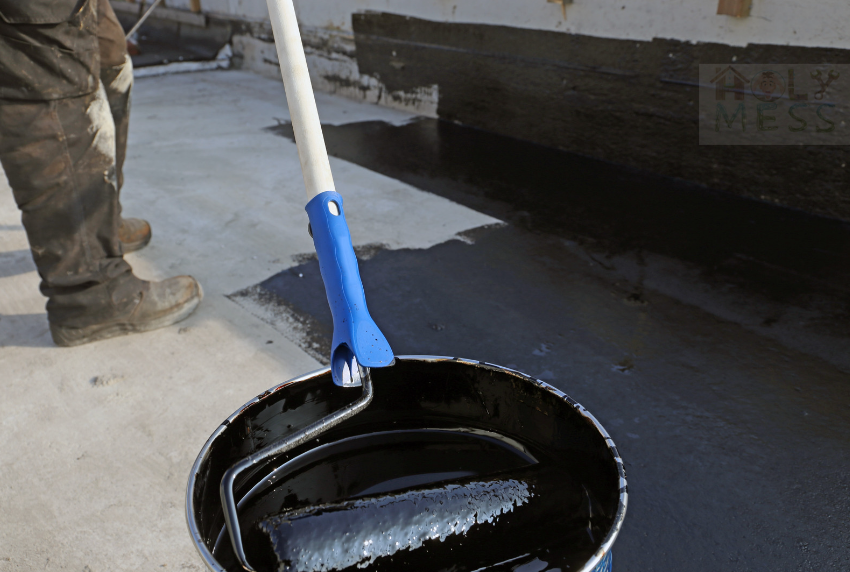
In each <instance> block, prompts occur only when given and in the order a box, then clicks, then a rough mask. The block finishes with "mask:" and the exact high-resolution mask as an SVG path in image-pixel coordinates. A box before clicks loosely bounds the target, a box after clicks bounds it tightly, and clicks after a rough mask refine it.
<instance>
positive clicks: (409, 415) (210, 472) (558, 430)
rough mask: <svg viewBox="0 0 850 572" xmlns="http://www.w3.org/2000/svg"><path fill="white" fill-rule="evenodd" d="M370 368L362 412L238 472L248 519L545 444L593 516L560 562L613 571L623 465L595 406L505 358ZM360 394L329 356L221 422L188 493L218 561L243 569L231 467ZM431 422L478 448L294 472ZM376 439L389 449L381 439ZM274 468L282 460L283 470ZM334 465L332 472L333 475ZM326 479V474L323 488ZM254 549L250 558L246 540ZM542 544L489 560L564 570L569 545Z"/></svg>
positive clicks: (622, 509)
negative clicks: (370, 392) (236, 550)
mask: <svg viewBox="0 0 850 572" xmlns="http://www.w3.org/2000/svg"><path fill="white" fill-rule="evenodd" d="M372 379H373V383H374V399H373V401H372V403H371V404H370V405H369V407H368V408H366V409H365V410H364V411H363V412H361V413H359V414H358V415H356V416H354V417H353V418H351V419H349V420H347V421H345V422H343V423H342V424H340V425H338V426H337V427H334V428H333V429H331V430H330V431H328V432H327V433H325V434H323V435H322V436H321V438H320V439H318V440H316V441H314V442H311V443H309V444H308V445H304V446H301V447H299V448H297V449H294V450H292V451H290V452H289V453H288V454H286V455H283V456H281V457H279V458H276V459H271V460H269V462H267V463H265V464H260V465H258V466H256V467H254V468H252V469H251V470H246V471H245V472H244V473H242V474H241V475H240V477H239V479H238V480H237V482H236V483H235V486H234V491H235V497H236V499H242V500H241V501H240V505H239V506H240V521H241V522H243V523H244V522H249V521H251V520H252V519H257V518H261V517H263V513H264V512H266V513H268V512H269V507H270V506H271V507H274V508H275V509H280V508H292V506H291V505H293V504H298V503H301V505H304V504H308V505H309V504H310V502H311V501H310V500H309V499H311V498H312V499H313V501H315V500H317V499H318V500H320V501H321V502H332V501H333V502H335V501H340V500H345V499H346V498H349V497H354V496H357V495H361V494H365V493H364V491H366V490H373V489H375V487H376V486H378V485H380V484H381V483H387V482H395V481H404V480H405V479H406V482H408V483H410V482H425V481H423V480H421V479H420V481H415V479H416V478H418V477H417V475H418V474H419V473H423V472H428V471H431V472H432V473H434V474H440V475H444V476H445V475H453V474H457V475H461V474H466V475H468V474H474V473H475V469H474V468H472V469H470V467H462V466H457V465H458V463H460V464H461V465H462V464H464V463H467V464H472V463H476V462H480V460H481V459H489V460H493V459H495V458H497V457H498V456H499V455H502V454H503V453H504V452H505V451H508V450H510V451H515V452H516V453H517V455H519V456H537V457H541V456H544V457H546V458H547V459H552V460H554V461H553V462H554V463H557V465H558V467H566V468H567V470H568V471H569V473H570V477H571V479H574V480H575V482H577V483H581V487H582V488H583V491H584V494H586V495H587V499H588V503H590V505H591V506H590V508H589V511H590V514H592V515H594V520H593V522H592V523H590V522H589V523H588V528H587V531H586V534H587V538H586V539H584V540H583V541H582V544H581V546H582V548H581V550H580V551H579V552H577V553H576V554H573V555H572V556H571V558H573V560H572V561H571V564H570V565H569V566H568V568H567V566H563V569H569V570H570V572H575V571H582V572H591V571H592V572H607V571H610V569H611V547H612V545H613V543H614V540H615V539H616V537H617V534H618V533H619V530H620V527H621V526H622V523H623V518H624V517H625V513H626V502H627V499H628V494H627V490H626V475H625V471H624V469H623V463H622V460H621V459H620V456H619V453H618V452H617V449H616V447H615V446H614V443H613V441H612V440H611V438H610V437H609V436H608V434H607V432H606V431H605V429H604V428H603V427H602V426H601V425H600V424H599V423H598V422H597V421H596V419H595V418H594V417H593V416H592V415H591V414H590V413H589V412H588V411H587V410H586V409H584V408H583V407H582V406H581V405H579V404H578V403H576V402H575V401H573V400H572V399H571V398H570V397H568V396H567V395H565V394H564V393H563V392H561V391H559V390H557V389H555V388H554V387H552V386H550V385H548V384H546V383H544V382H542V381H540V380H537V379H534V378H531V377H529V376H526V375H524V374H522V373H519V372H516V371H513V370H510V369H507V368H503V367H499V366H494V365H491V364H487V363H483V362H476V361H471V360H464V359H453V358H443V357H432V356H407V357H399V358H398V359H397V363H396V365H394V366H393V367H389V368H385V369H373V370H372ZM358 397H359V392H358V391H357V390H356V389H351V388H341V387H338V386H336V385H334V384H333V382H332V381H331V376H330V371H329V369H327V368H326V369H323V370H320V371H317V372H314V373H311V374H307V375H305V376H302V377H299V378H296V379H293V380H291V381H288V382H286V383H283V384H280V385H278V386H276V387H274V388H272V389H270V390H268V391H266V392H265V393H263V394H262V395H259V396H257V397H256V398H254V399H252V400H251V401H249V402H248V403H246V404H245V405H244V406H243V407H241V408H240V409H239V410H238V411H237V412H236V413H234V414H233V415H231V416H230V417H229V418H228V419H227V420H226V421H224V423H222V424H221V425H220V426H219V427H218V428H217V429H216V430H215V432H214V433H213V434H212V436H211V437H210V438H209V440H208V441H207V443H206V444H205V445H204V448H203V449H202V450H201V452H200V454H199V455H198V458H197V460H196V461H195V465H194V467H193V468H192V474H191V476H190V478H189V487H188V491H187V495H186V516H187V520H188V524H189V530H190V532H191V534H192V538H193V540H194V542H195V546H196V548H197V549H198V551H199V552H200V554H201V557H202V558H203V559H204V561H205V562H206V564H207V566H208V568H209V569H210V570H212V571H214V572H234V571H240V570H242V568H241V566H240V565H239V564H238V562H237V561H236V559H235V558H234V556H233V553H232V548H231V547H230V542H229V539H228V536H227V532H226V529H225V526H224V517H223V510H222V504H221V497H220V494H219V485H220V483H221V479H222V476H223V474H224V472H225V471H226V470H227V469H229V468H230V467H231V466H233V465H234V464H235V463H236V462H238V461H240V460H241V459H244V458H245V457H247V456H248V455H251V454H252V453H255V452H256V451H258V450H260V449H262V448H263V447H266V446H268V445H269V444H271V443H273V442H274V441H276V440H278V439H280V438H282V437H285V436H288V435H290V434H292V433H293V432H295V431H298V430H299V429H301V428H303V427H305V426H307V425H309V424H310V423H313V422H315V421H317V420H318V419H320V418H322V417H325V416H327V415H329V414H331V413H333V412H335V411H337V410H339V409H341V408H343V407H344V406H346V405H347V404H348V403H350V402H351V401H353V400H354V399H357V398H358ZM422 431H425V432H428V431H430V432H431V433H429V434H434V435H436V434H437V433H439V434H440V435H447V436H448V437H446V438H449V437H451V438H454V437H452V436H453V435H457V434H460V433H462V434H464V435H469V436H470V438H473V437H474V438H476V439H478V441H476V445H475V447H479V449H480V451H479V449H475V447H473V449H474V450H473V449H469V448H468V447H467V448H466V449H464V450H465V451H466V450H471V451H472V452H471V453H464V455H463V456H462V457H459V456H457V455H455V456H454V457H451V456H450V455H449V456H446V455H444V454H443V455H441V456H440V457H428V455H422V454H418V453H417V454H413V453H410V454H409V455H408V456H407V457H405V458H402V457H403V456H404V454H403V453H402V454H401V455H402V456H401V457H396V456H391V457H387V458H386V462H385V463H383V462H381V461H372V462H370V463H361V464H360V465H359V466H358V467H357V468H356V470H348V471H341V472H340V471H338V470H335V471H331V472H329V471H325V473H326V474H323V473H321V471H320V470H319V469H316V470H315V471H314V472H313V473H306V475H307V476H306V477H304V478H301V479H300V480H299V479H298V478H290V473H291V471H290V468H291V467H294V466H295V465H298V463H299V462H300V461H299V459H307V458H308V457H310V458H313V459H315V458H317V457H320V456H321V455H319V454H317V452H320V451H323V450H329V448H333V447H336V448H337V449H339V444H340V443H342V442H355V441H357V440H358V439H360V440H363V439H366V438H368V439H371V440H372V441H371V442H372V443H373V445H374V443H375V441H374V440H375V439H379V440H380V439H385V440H386V439H388V438H389V437H387V436H390V437H393V438H396V437H397V436H398V435H399V434H404V435H408V434H414V433H415V434H417V435H419V434H420V433H422ZM459 432H460V433H459ZM441 438H442V437H441ZM488 448H489V449H488ZM490 449H492V451H491V450H490ZM373 450H378V451H380V450H382V449H381V447H373ZM398 450H399V451H404V450H405V449H398ZM411 451H412V450H411ZM476 451H478V452H479V453H481V454H478V453H476ZM459 459H460V460H459ZM476 459H478V461H476ZM423 463H424V464H431V465H435V464H436V465H440V464H441V463H442V464H443V465H446V466H431V467H429V468H427V469H423V467H421V466H418V465H422V464H423ZM307 464H309V463H307V462H306V461H304V462H300V465H299V466H300V467H301V468H302V469H303V467H304V466H306V465H307ZM284 465H285V466H284ZM449 465H451V466H449ZM275 469H280V470H278V471H277V472H276V473H275ZM458 469H460V470H458ZM468 469H470V470H468ZM293 470H294V469H293ZM400 471H401V472H400ZM453 471H455V472H453ZM331 473H332V474H333V476H329V475H331ZM293 474H294V473H293ZM355 474H356V478H355V476H354V475H355ZM302 476H304V475H302ZM419 476H421V475H419ZM411 478H412V479H414V481H411V480H410V479H411ZM278 479H279V480H278ZM321 483H326V486H324V488H322V485H321ZM385 488H386V487H385ZM330 497H333V498H330ZM258 499H263V500H262V502H260V500H258ZM543 524H544V525H545V523H543ZM556 544H557V543H556ZM246 549H247V550H248V551H249V554H248V556H249V560H250V559H251V554H250V546H249V545H248V543H247V542H246ZM540 550H541V551H540V552H530V553H523V554H517V555H516V558H510V559H508V560H507V564H506V567H502V568H498V567H496V568H492V569H493V570H496V569H505V570H533V571H535V572H537V571H542V570H557V569H558V568H559V566H558V564H557V562H559V561H558V560H557V558H562V556H560V555H558V554H555V556H553V557H549V556H546V554H551V550H554V548H552V546H547V547H545V552H544V547H543V546H541V548H540ZM461 558H463V557H461ZM576 558H578V560H576ZM467 568H468V569H470V570H475V569H477V568H480V566H478V565H477V564H475V563H473V562H470V563H469V565H468V566H467V565H466V563H464V562H459V563H458V565H457V566H456V567H455V569H456V570H463V569H467Z"/></svg>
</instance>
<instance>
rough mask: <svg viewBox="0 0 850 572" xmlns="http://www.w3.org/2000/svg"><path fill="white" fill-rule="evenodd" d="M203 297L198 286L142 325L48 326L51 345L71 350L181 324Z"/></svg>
mask: <svg viewBox="0 0 850 572" xmlns="http://www.w3.org/2000/svg"><path fill="white" fill-rule="evenodd" d="M203 297H204V290H203V288H201V285H200V284H198V292H197V294H196V295H195V296H192V297H191V298H189V300H187V301H186V302H185V303H184V304H182V305H181V306H177V307H175V308H174V309H173V310H172V311H171V312H169V313H167V314H164V315H162V316H160V317H159V318H155V319H153V320H150V321H147V322H144V323H142V324H132V323H129V322H117V323H115V324H107V325H103V326H89V327H88V328H63V327H62V326H57V325H54V324H50V334H51V336H52V337H53V343H55V344H56V345H57V346H59V347H62V348H72V347H74V346H81V345H83V344H88V343H91V342H97V341H99V340H106V339H109V338H116V337H118V336H124V335H127V334H138V333H141V332H149V331H151V330H158V329H159V328H164V327H166V326H170V325H172V324H176V323H177V322H181V321H183V320H185V319H186V318H188V317H189V316H191V315H192V312H194V311H195V309H196V308H197V307H198V304H200V303H201V300H202V299H203Z"/></svg>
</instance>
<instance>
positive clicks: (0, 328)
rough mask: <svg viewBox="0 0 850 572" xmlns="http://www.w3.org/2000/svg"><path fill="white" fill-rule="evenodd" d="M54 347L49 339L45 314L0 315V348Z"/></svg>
mask: <svg viewBox="0 0 850 572" xmlns="http://www.w3.org/2000/svg"><path fill="white" fill-rule="evenodd" d="M3 347H6V348H12V347H19V348H50V347H55V346H54V344H53V340H52V339H51V337H50V325H49V324H48V322H47V313H46V312H42V313H40V314H0V348H3Z"/></svg>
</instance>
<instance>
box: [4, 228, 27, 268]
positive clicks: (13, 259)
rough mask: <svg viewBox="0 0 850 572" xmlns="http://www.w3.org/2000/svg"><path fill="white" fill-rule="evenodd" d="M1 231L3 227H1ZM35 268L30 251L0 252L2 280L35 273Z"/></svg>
mask: <svg viewBox="0 0 850 572" xmlns="http://www.w3.org/2000/svg"><path fill="white" fill-rule="evenodd" d="M0 230H3V227H2V226H0ZM34 270H35V266H34V265H33V262H32V255H31V254H30V251H29V250H10V251H9V252H0V278H11V277H12V276H20V275H21V274H27V273H29V272H33V271H34Z"/></svg>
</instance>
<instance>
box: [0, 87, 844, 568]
mask: <svg viewBox="0 0 850 572" xmlns="http://www.w3.org/2000/svg"><path fill="white" fill-rule="evenodd" d="M134 98H135V99H134V111H133V113H134V115H133V124H132V128H131V129H132V138H131V143H130V150H129V158H128V165H127V176H126V179H127V181H128V183H127V187H126V189H125V192H124V195H125V199H124V204H125V212H127V213H128V215H131V216H144V217H146V218H149V219H150V220H151V222H152V224H153V225H154V233H155V234H154V241H153V242H152V244H151V245H150V246H149V247H148V248H147V249H145V250H143V251H141V252H140V253H137V254H134V255H130V256H129V257H128V258H129V259H130V261H131V263H132V264H133V267H134V268H135V269H136V270H137V273H138V274H139V275H141V276H143V277H146V278H160V277H164V276H168V275H171V274H174V273H183V272H186V273H191V274H193V275H195V276H196V277H197V278H198V279H199V280H200V281H201V282H202V283H203V284H204V288H205V291H206V294H207V297H206V299H205V300H204V304H203V305H202V306H201V307H200V309H199V311H198V313H197V314H196V315H195V316H193V317H192V318H190V319H189V320H188V321H187V322H185V323H184V324H180V325H179V326H174V327H172V328H167V329H165V330H161V331H158V332H153V333H149V334H144V335H139V336H133V337H127V338H120V339H115V340H110V341H107V342H103V343H100V344H97V345H93V346H84V347H81V348H76V349H71V350H65V349H61V350H60V349H56V348H53V347H52V346H51V344H50V340H49V334H48V333H47V324H46V318H45V316H44V313H43V303H44V301H43V299H42V298H41V297H40V295H39V294H38V291H37V284H38V278H37V276H36V275H35V272H34V270H33V267H32V262H31V261H30V259H29V252H28V249H27V244H26V239H25V236H24V234H23V232H22V230H21V228H20V226H19V223H18V220H19V219H18V215H17V212H16V210H15V209H14V205H13V203H12V201H11V194H10V193H9V192H8V191H6V192H0V371H2V372H3V373H4V376H3V384H4V385H3V390H4V393H3V397H4V398H3V400H2V403H0V414H2V419H3V425H2V437H3V439H2V442H0V512H2V514H3V516H4V518H3V519H2V522H0V570H3V571H5V570H42V569H46V570H75V571H90V572H98V571H101V570H103V571H105V570H125V569H126V570H161V569H162V570H168V569H177V570H201V569H202V566H201V563H200V561H199V560H198V558H197V557H196V556H195V554H194V549H193V548H192V547H191V545H190V542H189V536H188V533H187V532H186V529H185V524H184V522H183V493H184V490H185V486H186V478H187V476H188V471H189V468H190V467H191V464H192V461H193V460H194V457H195V455H196V454H197V451H198V450H199V449H200V447H201V445H202V444H203V442H204V441H205V439H206V438H207V436H208V435H209V434H210V433H211V432H212V431H213V430H214V429H215V427H216V426H217V424H218V423H219V422H220V421H221V420H222V419H223V418H224V417H225V416H227V415H228V414H230V413H231V412H232V411H234V410H235V409H236V408H237V407H238V406H239V405H241V404H242V403H243V402H245V401H247V400H248V398H250V397H251V396H253V395H254V394H257V393H259V392H260V391H262V390H263V389H265V388H267V387H270V386H272V385H274V384H275V383H277V382H279V381H282V380H284V379H287V378H288V377H291V376H294V375H296V374H299V373H303V372H306V371H309V370H311V369H315V368H316V367H318V365H319V361H321V360H322V359H323V355H322V352H321V351H317V350H316V347H322V346H323V345H324V344H327V332H328V325H329V324H328V310H327V307H326V303H325V301H324V296H323V295H322V294H320V295H316V292H317V291H318V292H320V291H321V290H320V289H321V285H320V282H319V275H318V271H317V264H316V262H315V261H314V260H311V258H310V253H311V252H312V250H313V248H312V243H311V241H310V239H309V237H308V236H307V234H306V231H305V228H306V215H305V214H304V212H303V186H302V182H301V177H300V172H299V167H298V161H297V155H296V152H295V147H294V145H293V144H292V142H291V141H289V140H288V139H286V138H285V137H278V136H276V135H275V133H276V131H277V130H275V129H266V128H268V127H270V126H274V125H276V124H278V123H280V124H282V125H285V123H286V120H287V118H288V115H287V113H286V110H285V105H284V102H283V95H282V88H281V87H280V86H279V85H278V83H277V82H274V81H271V80H264V79H261V78H258V77H256V76H252V75H248V74H244V73H240V72H209V73H203V74H191V75H184V76H171V77H161V78H146V79H143V80H140V81H139V82H138V83H137V89H136V92H135V95H134ZM319 100H320V114H321V116H322V120H323V122H324V123H325V124H326V125H334V126H341V127H345V126H355V127H356V126H357V125H368V124H372V125H374V124H376V123H377V122H382V123H383V124H388V125H395V126H402V127H403V126H406V125H410V124H411V123H410V122H411V121H412V120H413V118H411V117H408V116H406V115H404V114H400V113H396V112H391V111H387V110H384V109H380V108H376V107H370V106H361V105H358V104H354V103H351V102H348V101H345V100H339V99H334V98H331V97H327V96H320V97H319ZM370 122H371V123H370ZM284 131H285V129H284ZM327 131H328V132H330V131H333V129H330V128H328V129H327ZM429 140H430V139H429ZM354 141H355V143H356V144H362V141H359V140H356V139H355V140H354ZM367 141H368V140H367ZM346 144H347V145H349V146H351V145H352V144H354V143H352V142H351V141H349V143H346ZM375 144H376V145H377V141H375ZM343 146H344V145H343ZM442 149H443V151H444V148H442ZM349 151H352V150H351V149H349ZM354 151H356V149H355V150H354ZM339 155H342V156H350V155H356V153H355V152H350V153H348V155H346V154H345V153H343V152H340V153H339ZM332 167H333V169H334V173H335V177H336V180H337V184H338V188H339V190H340V192H341V193H342V194H343V195H344V196H345V197H346V201H347V202H346V213H347V215H348V217H349V222H350V224H351V227H352V235H353V237H354V240H355V242H356V243H357V246H358V247H360V248H359V250H360V251H361V253H362V254H363V256H362V262H361V272H362V275H363V279H364V284H365V286H366V290H367V296H368V297H369V300H370V308H371V309H372V312H373V314H374V316H375V318H376V320H377V321H378V323H379V324H380V325H381V326H382V327H383V328H384V329H385V333H386V334H387V337H388V338H389V340H390V342H391V343H392V344H393V347H394V349H395V350H396V352H398V353H433V354H438V355H453V356H461V357H469V358H475V359H482V360H486V361H491V362H494V363H500V364H503V365H506V366H510V367H515V368H517V369H520V370H523V371H526V372H528V373H530V374H532V375H535V376H537V377H540V378H541V379H544V380H546V381H548V382H549V383H552V384H554V385H556V386H557V387H559V388H560V389H563V390H564V391H566V392H568V393H569V394H571V395H572V397H574V398H575V399H576V400H578V401H579V402H581V403H582V404H584V405H585V406H587V407H588V408H589V409H590V410H591V411H592V412H593V413H594V414H595V415H596V416H597V418H599V419H600V421H601V422H602V423H603V424H604V425H605V426H606V427H607V428H608V430H609V432H610V433H611V434H612V436H613V438H614V440H615V441H616V442H617V444H618V447H619V449H620V451H621V453H622V455H623V458H624V459H625V461H626V467H627V470H628V473H629V488H630V491H629V492H630V506H629V512H628V515H627V517H626V524H625V527H624V529H623V531H622V534H621V536H620V539H619V540H618V542H617V544H616V545H615V564H614V569H615V570H616V571H617V572H626V571H634V572H646V571H650V570H659V571H661V570H664V571H667V570H689V571H697V570H698V571H705V572H714V571H718V570H758V571H762V570H763V571H765V572H767V571H771V572H773V571H775V570H802V571H808V570H812V571H814V570H848V569H850V551H848V548H847V547H848V546H850V521H848V518H849V517H848V514H850V505H848V502H849V501H848V499H850V446H848V445H850V443H848V435H850V431H849V430H850V358H848V356H850V340H848V337H847V336H846V335H845V334H844V331H845V330H844V329H842V328H838V327H834V326H835V323H834V322H836V320H837V318H835V316H840V314H839V313H837V312H836V311H835V309H836V308H839V307H841V306H840V304H836V303H833V302H830V301H829V300H828V299H827V298H818V304H817V308H816V309H812V308H811V307H806V308H803V307H802V306H800V307H799V308H798V307H797V306H794V305H793V304H790V303H788V302H785V303H782V304H780V303H779V302H777V301H776V300H775V299H770V297H769V296H767V295H763V294H759V293H758V292H753V291H752V290H747V289H740V288H738V289H735V288H727V287H726V286H728V285H724V284H722V283H717V282H716V281H712V280H707V279H706V278H705V274H704V273H702V272H701V271H700V268H699V267H698V265H694V264H692V263H688V262H683V261H681V260H678V259H676V258H673V257H670V256H664V255H660V254H653V253H651V252H645V251H638V252H634V251H632V250H629V249H622V248H621V249H619V250H618V251H617V252H615V253H608V254H605V253H604V252H600V251H599V249H598V248H596V249H594V248H589V247H587V246H586V245H584V244H581V243H580V242H576V241H575V240H570V239H566V238H564V237H562V236H558V235H556V234H552V233H540V232H536V231H534V230H533V229H532V230H529V229H528V228H524V227H523V225H522V224H511V225H504V224H501V223H499V221H498V220H496V218H493V217H492V216H488V215H486V214H481V213H482V212H489V213H491V214H492V213H496V212H499V213H504V216H501V215H500V216H499V218H503V219H504V220H511V221H514V218H513V214H514V213H511V212H510V210H511V207H510V205H508V206H505V205H504V204H501V205H500V206H499V207H498V208H495V207H493V208H491V207H492V201H489V199H486V197H485V198H483V199H482V198H478V199H476V200H475V201H472V202H471V203H472V204H475V205H476V209H477V210H472V209H470V208H468V207H464V206H461V205H460V204H458V203H457V202H452V201H451V200H448V199H446V198H442V197H440V196H439V194H440V193H439V189H437V188H436V187H434V185H437V186H439V185H438V184H437V183H434V181H439V178H435V179H431V180H430V182H429V181H428V180H426V178H427V173H425V169H423V168H422V167H421V166H417V167H416V168H415V169H414V170H415V173H414V174H415V176H402V175H401V174H399V176H397V177H395V178H390V177H387V176H384V175H380V174H378V172H377V171H378V170H380V169H377V168H375V169H367V168H364V167H363V166H358V164H356V161H353V162H349V161H345V160H341V159H332ZM385 171H386V172H391V171H392V169H389V170H385ZM408 174H409V173H408ZM444 175H445V174H444ZM460 176H461V175H458V177H460ZM398 179H405V180H408V181H409V182H411V181H412V182H413V183H414V184H416V186H417V187H420V188H428V189H429V191H433V192H424V191H421V190H418V189H417V188H414V187H413V186H411V185H410V184H406V183H402V182H399V180H398ZM417 181H418V182H419V184H417V183H416V182H417ZM465 182H466V183H468V182H469V180H468V179H467V180H466V181H465ZM446 194H450V193H446ZM457 196H458V197H460V196H461V195H457ZM458 200H460V199H458ZM461 202H462V201H461ZM367 204H368V205H369V211H368V212H367V209H366V208H365V207H363V206H362V205H367ZM477 211H479V212H477ZM526 214H527V213H526ZM519 219H522V217H519ZM457 238H459V239H460V240H455V239H457ZM317 289H318V290H317ZM258 293H259V294H262V295H260V296H258ZM818 295H819V296H821V295H822V293H821V294H818ZM823 296H826V295H825V294H823ZM803 298H806V299H807V300H809V299H810V298H811V296H808V295H807V296H803ZM795 300H796V299H795ZM825 300H826V301H825ZM234 302H235V303H234ZM795 303H796V302H795ZM801 304H802V302H801ZM778 308H779V309H781V310H783V311H782V312H781V313H779V314H777V309H778ZM771 316H778V318H777V319H772V318H771V319H768V318H770V317H771ZM838 319H840V318H838ZM802 320H806V322H805V327H802V326H801V324H802V323H803V322H802ZM304 324H306V325H307V326H306V327H305V326H304ZM313 344H318V345H317V346H314V345H313ZM93 380H99V381H98V382H97V383H93Z"/></svg>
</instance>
